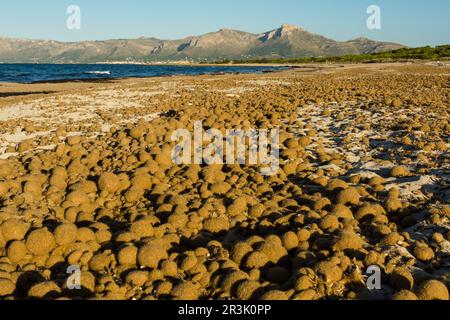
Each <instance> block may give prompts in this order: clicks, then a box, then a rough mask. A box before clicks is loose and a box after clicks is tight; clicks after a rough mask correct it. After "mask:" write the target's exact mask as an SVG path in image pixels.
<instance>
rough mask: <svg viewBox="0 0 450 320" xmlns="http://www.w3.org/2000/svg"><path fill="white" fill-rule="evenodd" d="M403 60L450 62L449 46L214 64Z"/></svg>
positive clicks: (221, 61)
mask: <svg viewBox="0 0 450 320" xmlns="http://www.w3.org/2000/svg"><path fill="white" fill-rule="evenodd" d="M405 60H450V45H442V46H436V47H435V48H433V47H429V46H428V47H420V48H401V49H397V50H390V51H383V52H375V53H371V54H355V55H343V56H333V57H307V58H287V59H284V58H281V59H267V58H264V59H253V60H252V59H250V60H218V61H215V62H214V63H215V64H229V63H234V64H242V63H244V64H245V63H247V64H248V63H271V64H273V63H277V64H293V63H296V64H298V63H324V62H366V63H370V62H389V61H405Z"/></svg>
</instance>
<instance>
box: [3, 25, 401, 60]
mask: <svg viewBox="0 0 450 320" xmlns="http://www.w3.org/2000/svg"><path fill="white" fill-rule="evenodd" d="M402 47H404V46H403V45H400V44H396V43H390V42H378V41H373V40H369V39H366V38H358V39H355V40H350V41H346V42H340V41H335V40H332V39H329V38H326V37H323V36H321V35H318V34H313V33H310V32H308V31H306V30H305V29H303V28H300V27H297V26H293V25H287V24H285V25H283V26H281V27H280V28H278V29H274V30H271V31H268V32H265V33H262V34H253V33H248V32H244V31H238V30H231V29H221V30H219V31H217V32H212V33H207V34H204V35H201V36H191V37H187V38H184V39H180V40H160V39H156V38H145V37H142V38H138V39H130V40H123V39H119V40H106V41H83V42H58V41H51V40H22V39H11V38H0V62H5V63H95V62H126V61H128V62H169V61H171V62H175V61H186V60H187V61H194V62H199V61H216V60H224V59H230V60H242V59H262V58H299V57H318V56H340V55H347V54H367V53H376V52H382V51H389V50H395V49H399V48H402Z"/></svg>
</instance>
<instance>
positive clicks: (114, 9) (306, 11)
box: [0, 0, 450, 46]
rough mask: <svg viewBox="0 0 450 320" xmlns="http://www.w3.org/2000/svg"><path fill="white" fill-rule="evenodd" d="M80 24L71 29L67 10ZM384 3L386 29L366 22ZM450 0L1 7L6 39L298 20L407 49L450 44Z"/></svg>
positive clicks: (99, 36)
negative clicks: (75, 12)
mask: <svg viewBox="0 0 450 320" xmlns="http://www.w3.org/2000/svg"><path fill="white" fill-rule="evenodd" d="M71 4H76V5H79V6H80V7H81V10H82V28H81V30H77V31H70V30H68V29H67V28H66V20H67V17H68V15H67V14H66V9H67V7H68V6H69V5H71ZM371 4H376V5H378V6H380V7H381V13H382V30H378V31H377V30H373V31H371V30H368V29H367V27H366V20H367V17H368V15H367V13H366V9H367V7H368V6H369V5H371ZM449 13H450V1H449V0H222V1H217V0H158V1H157V0H70V1H67V0H33V1H30V0H26V1H25V0H14V1H2V4H1V5H0V36H5V37H17V38H35V39H54V40H62V41H79V40H103V39H111V38H137V37H140V36H146V37H150V36H154V37H157V38H162V39H176V38H182V37H185V36H188V35H198V34H202V33H206V32H210V31H216V30H219V29H220V28H232V29H239V30H244V31H249V32H254V33H259V32H263V31H268V30H271V29H274V28H276V27H278V26H280V25H281V24H283V23H289V24H295V25H299V26H302V27H304V28H306V29H307V30H309V31H311V32H314V33H319V34H322V35H324V36H327V37H330V38H333V39H336V40H350V39H353V38H356V37H359V36H365V37H368V38H372V39H375V40H385V41H395V42H400V43H403V44H406V45H409V46H419V45H428V44H430V45H436V44H449V43H450V18H449V17H448V16H449Z"/></svg>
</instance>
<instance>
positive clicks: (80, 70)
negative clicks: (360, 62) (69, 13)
mask: <svg viewBox="0 0 450 320" xmlns="http://www.w3.org/2000/svg"><path fill="white" fill-rule="evenodd" d="M282 69H286V67H276V66H233V65H230V66H229V65H227V66H222V65H220V66H219V65H218V66H210V65H205V66H184V65H140V64H138V65H135V64H0V82H17V83H40V82H65V81H74V80H80V81H83V80H85V81H87V80H102V79H104V80H107V79H117V78H144V77H162V76H175V75H202V74H229V73H236V74H238V73H241V74H242V73H264V72H273V71H278V70H282Z"/></svg>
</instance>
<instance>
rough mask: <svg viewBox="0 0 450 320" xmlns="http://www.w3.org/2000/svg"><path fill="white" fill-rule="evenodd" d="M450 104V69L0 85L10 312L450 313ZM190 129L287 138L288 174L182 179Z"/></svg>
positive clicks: (0, 169) (198, 168) (355, 68)
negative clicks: (403, 307)
mask: <svg viewBox="0 0 450 320" xmlns="http://www.w3.org/2000/svg"><path fill="white" fill-rule="evenodd" d="M449 88H450V64H449V63H444V64H439V63H392V64H360V65H352V64H346V65H312V66H307V67H305V68H295V69H291V70H286V71H281V72H274V73H265V74H245V75H235V74H229V75H202V76H176V77H161V78H135V79H117V80H105V81H91V82H89V81H84V82H65V83H39V84H14V83H0V297H5V298H8V299H23V298H36V299H42V298H52V299H53V298H62V299H66V298H69V299H72V298H83V299H135V300H140V299H146V300H155V299H183V300H195V299H219V298H220V299H242V300H248V299H268V300H288V299H291V300H320V299H324V300H326V299H349V300H354V299H356V300H358V299H377V300H378V299H380V300H390V299H396V300H417V299H421V300H427V299H448V289H447V288H448V287H449V286H450V220H449V219H450V206H449V201H450V191H449V190H450V186H449V184H450V164H449V129H450V125H449V111H450V109H449V100H450V91H449ZM195 121H202V122H203V125H204V126H205V128H215V129H218V130H220V131H225V130H227V129H233V128H244V129H251V128H256V129H272V128H279V129H280V132H281V133H280V146H281V150H280V169H279V170H278V172H277V173H276V174H275V175H273V176H264V175H262V174H261V173H260V170H259V169H260V168H259V166H257V165H256V166H251V165H236V164H233V165H231V164H224V165H212V166H208V165H196V164H193V165H175V164H174V163H173V162H172V159H171V152H172V150H173V148H174V142H173V141H172V140H171V135H172V133H173V132H174V131H175V130H177V129H183V128H186V129H188V130H192V128H193V124H194V122H195ZM69 266H79V268H80V270H81V285H82V288H81V290H77V289H75V290H73V289H71V288H69V287H68V285H67V283H68V282H67V278H68V276H70V274H68V273H67V269H68V267H69ZM370 266H379V268H380V270H381V288H379V289H377V290H368V288H367V284H366V281H367V273H366V271H367V269H368V268H369V267H370Z"/></svg>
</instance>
